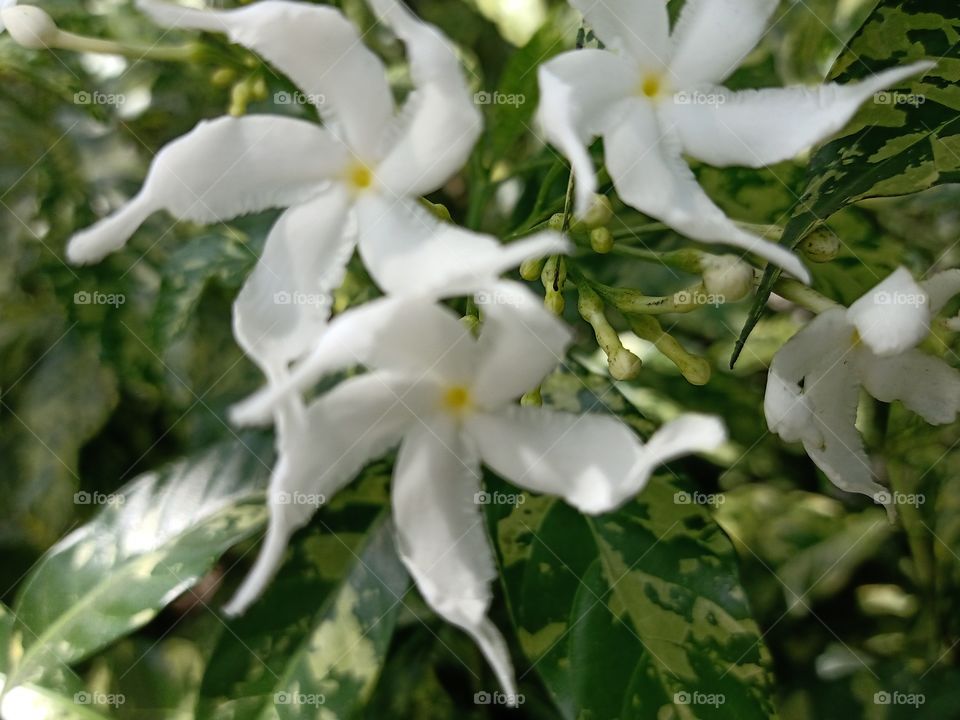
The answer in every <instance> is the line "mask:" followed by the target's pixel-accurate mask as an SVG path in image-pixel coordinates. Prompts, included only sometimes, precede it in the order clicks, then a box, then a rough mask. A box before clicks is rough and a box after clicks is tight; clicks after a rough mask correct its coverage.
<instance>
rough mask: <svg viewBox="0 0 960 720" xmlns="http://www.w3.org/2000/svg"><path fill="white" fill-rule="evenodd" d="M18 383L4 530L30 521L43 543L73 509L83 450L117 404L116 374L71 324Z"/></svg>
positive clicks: (29, 528)
mask: <svg viewBox="0 0 960 720" xmlns="http://www.w3.org/2000/svg"><path fill="white" fill-rule="evenodd" d="M52 340H53V339H52ZM12 389H13V390H14V391H15V395H12V396H11V397H14V398H15V399H14V400H11V399H10V398H9V397H5V398H4V403H5V404H6V405H8V406H10V405H13V412H14V413H15V415H14V417H15V420H13V422H11V423H10V424H9V425H8V426H7V427H9V428H10V436H9V440H10V441H11V447H10V448H9V450H7V448H5V447H3V446H5V445H6V444H7V441H6V439H5V440H4V441H0V448H2V451H3V452H4V454H7V453H9V457H11V458H12V459H13V461H14V462H15V464H16V465H15V466H16V471H15V472H9V473H6V472H5V473H3V478H2V480H0V489H2V490H3V491H4V509H3V511H2V515H0V517H3V525H4V526H5V528H4V532H3V533H2V534H4V535H6V534H7V532H9V529H11V528H13V527H22V528H23V529H24V532H25V533H26V535H27V537H29V538H30V539H31V540H32V541H33V543H35V544H36V545H38V546H40V549H43V548H46V547H49V546H50V545H51V544H52V543H53V542H54V541H55V540H56V539H57V537H58V536H59V535H60V534H61V533H62V532H63V531H64V530H65V529H66V528H67V527H68V525H69V522H70V518H71V517H72V516H73V513H74V511H75V508H74V506H73V503H72V499H73V494H74V492H75V491H76V490H77V489H78V485H79V480H78V476H77V459H78V454H79V452H80V448H81V447H82V446H83V445H84V443H86V442H87V441H88V440H90V439H91V438H92V437H93V436H94V435H96V433H97V431H99V430H100V428H101V426H102V425H103V424H104V422H106V420H107V418H108V417H109V415H110V413H111V412H112V410H113V408H114V407H115V406H116V404H117V389H116V378H115V377H114V375H113V373H112V372H110V371H109V370H107V369H106V368H104V367H103V365H102V364H101V363H100V359H99V348H98V346H97V345H96V344H95V343H94V342H92V341H90V340H89V338H85V337H84V336H82V335H81V334H80V331H79V330H78V329H77V328H73V327H71V328H67V329H66V331H65V333H64V334H63V335H61V337H60V338H59V339H58V340H57V341H56V342H52V344H51V346H50V348H49V350H48V351H47V353H46V354H45V355H44V356H43V357H42V358H41V359H39V360H38V362H37V364H36V366H35V367H33V368H31V369H30V370H28V371H27V374H26V376H25V377H24V378H23V380H22V385H21V386H20V387H16V386H14V388H12ZM21 478H22V479H23V480H26V482H22V481H21ZM8 523H9V524H8Z"/></svg>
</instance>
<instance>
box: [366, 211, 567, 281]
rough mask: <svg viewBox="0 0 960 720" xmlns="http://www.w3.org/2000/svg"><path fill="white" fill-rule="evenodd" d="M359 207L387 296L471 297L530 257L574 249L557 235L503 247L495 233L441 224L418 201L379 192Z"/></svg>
mask: <svg viewBox="0 0 960 720" xmlns="http://www.w3.org/2000/svg"><path fill="white" fill-rule="evenodd" d="M356 209H357V220H358V227H359V230H358V233H359V238H358V243H359V247H360V256H361V257H362V258H363V262H364V265H365V266H366V268H367V270H368V271H369V272H370V275H371V276H372V277H373V279H374V280H375V281H376V283H377V285H379V286H380V287H381V289H383V290H384V292H387V293H395V294H408V295H409V294H416V295H422V296H425V297H432V298H438V297H443V296H450V295H462V294H469V293H472V292H474V291H475V290H477V289H479V288H483V287H486V286H489V285H491V284H493V283H494V282H496V279H497V276H498V275H500V274H501V273H503V272H505V271H506V270H509V269H511V268H514V267H516V266H517V265H519V264H520V263H521V262H523V261H524V260H526V259H527V258H535V257H543V256H545V255H550V254H554V253H561V252H565V251H566V250H567V249H568V244H567V243H566V242H565V241H564V240H563V238H562V237H561V236H560V235H559V234H558V233H553V232H547V233H541V234H539V235H535V236H533V237H530V238H525V239H523V240H518V241H516V242H513V243H510V244H508V245H501V244H500V243H499V242H497V241H496V240H495V239H494V238H492V237H491V236H489V235H481V234H480V233H475V232H472V231H470V230H465V229H464V228H461V227H457V226H456V225H451V224H449V223H443V222H440V220H438V219H437V218H436V217H435V216H434V215H432V214H431V213H430V212H429V211H428V210H427V209H426V208H424V207H423V206H421V205H420V204H419V203H417V202H415V201H409V200H397V199H393V198H388V197H386V196H384V195H380V194H379V193H365V194H363V195H361V196H360V197H359V198H358V200H357V203H356Z"/></svg>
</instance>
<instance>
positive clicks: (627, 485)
mask: <svg viewBox="0 0 960 720" xmlns="http://www.w3.org/2000/svg"><path fill="white" fill-rule="evenodd" d="M478 302H482V303H483V308H484V323H483V327H482V331H481V333H480V335H479V338H474V336H473V335H472V334H471V332H470V331H469V329H467V328H466V327H465V326H464V324H463V323H461V322H460V320H459V319H458V318H457V316H456V315H454V314H453V313H452V312H450V311H449V310H448V309H446V308H444V307H442V306H439V305H435V304H432V303H429V302H426V301H424V300H423V299H417V298H402V297H388V298H383V299H380V300H377V301H373V302H371V303H367V304H365V305H362V306H360V307H359V308H357V309H356V310H350V311H347V312H346V313H344V314H342V315H340V316H338V317H337V318H335V319H334V320H333V321H332V322H331V324H330V327H329V329H328V331H327V332H326V333H325V334H324V336H323V338H322V339H321V344H322V345H323V346H324V347H323V348H322V349H321V348H318V349H316V350H315V351H314V353H313V355H311V358H312V359H313V360H314V362H312V363H311V364H310V367H309V370H307V371H305V370H304V369H303V368H300V369H295V370H294V371H293V373H294V375H295V376H296V385H298V386H305V385H308V384H310V382H311V380H312V379H314V378H316V377H317V376H318V375H321V374H323V373H324V372H329V371H333V370H336V369H338V368H343V367H346V366H350V365H356V364H362V365H363V366H364V367H366V368H367V369H368V372H366V373H364V374H361V375H359V376H356V377H353V378H351V379H348V380H346V381H344V382H342V383H341V384H339V385H338V386H336V387H335V388H334V389H333V390H331V391H330V392H328V393H326V394H324V395H321V396H320V397H319V398H318V399H317V400H315V401H313V402H312V404H311V405H310V406H309V408H308V410H307V412H308V416H309V417H308V419H307V423H306V426H307V427H309V429H310V430H309V432H308V433H306V434H305V441H304V442H305V445H304V447H303V449H302V453H301V454H302V456H306V457H309V460H310V462H309V463H304V464H303V467H302V471H301V472H298V473H296V474H290V475H287V476H286V481H287V482H288V483H289V484H287V485H286V486H284V487H276V488H273V492H282V493H287V494H290V493H303V494H306V495H310V494H314V495H315V494H318V493H320V494H323V495H325V496H326V497H327V498H329V497H330V496H332V495H333V494H334V493H336V492H337V491H338V490H339V489H340V488H341V487H343V485H344V484H346V483H347V482H349V481H350V480H351V479H352V478H353V477H354V476H355V475H356V474H357V472H358V471H359V470H360V469H361V468H362V467H363V466H364V465H365V464H367V463H368V462H369V461H370V460H372V459H374V458H376V457H378V456H379V455H382V454H383V453H384V452H385V451H386V450H387V449H388V448H390V447H392V446H394V445H396V444H398V443H399V445H400V451H399V455H398V457H397V461H396V466H395V469H394V474H393V490H392V495H393V502H392V505H393V517H394V521H395V525H396V532H397V542H398V548H399V552H400V556H401V558H402V559H403V562H404V563H405V564H406V566H407V568H408V569H409V571H410V573H411V575H412V576H413V578H414V579H415V581H416V583H417V586H418V587H419V588H420V591H421V593H422V594H423V596H424V598H425V600H426V601H427V602H428V603H429V604H430V606H431V607H433V609H434V610H435V611H436V612H437V613H438V614H439V615H441V616H442V617H444V618H445V619H446V620H448V621H449V622H451V623H454V624H456V625H458V626H459V627H461V628H463V629H464V630H465V631H466V632H468V633H469V634H470V635H471V636H472V637H473V638H474V639H475V641H476V642H477V643H478V645H479V646H480V648H481V649H482V650H483V652H484V654H485V656H486V657H487V659H488V660H489V662H490V663H491V665H492V666H493V668H494V670H495V671H496V673H497V676H498V679H499V681H500V682H501V684H502V685H503V687H504V691H505V692H506V693H507V694H508V695H510V696H512V695H514V694H515V688H514V682H513V672H512V669H511V663H510V658H509V655H508V652H507V649H506V646H505V643H504V642H503V638H502V637H501V635H500V633H499V631H498V630H497V629H496V627H495V626H494V625H493V624H492V623H491V622H490V620H489V619H488V618H487V609H488V607H489V604H490V598H491V591H490V581H491V580H492V579H493V577H494V576H495V568H494V564H493V559H492V553H491V550H490V547H489V544H488V541H487V538H486V535H485V533H484V528H483V520H482V516H481V508H480V507H479V505H478V500H481V501H482V495H478V493H480V491H481V475H480V464H481V463H483V464H485V465H487V466H488V467H490V468H492V469H493V470H494V471H496V472H497V473H499V474H500V475H502V476H504V477H505V478H508V479H510V480H512V481H513V482H514V483H516V484H517V485H519V486H520V487H523V488H526V489H528V490H531V491H533V492H537V493H550V494H554V495H559V496H562V497H563V498H564V499H565V500H566V501H567V502H569V503H570V504H571V505H573V506H574V507H577V508H579V509H580V510H582V511H583V512H587V513H600V512H604V511H608V510H612V509H614V508H616V507H617V506H618V505H620V504H622V503H624V502H625V501H627V500H628V499H629V498H631V497H632V496H633V495H635V494H636V493H637V492H638V491H640V490H641V489H642V488H643V486H644V484H645V483H646V481H647V479H648V477H649V475H650V473H651V471H652V470H653V468H655V467H656V466H657V465H659V464H660V463H663V462H665V461H667V460H669V459H670V458H673V457H676V456H678V455H681V454H685V453H688V452H694V451H700V450H710V449H713V448H716V447H717V445H719V444H720V443H721V442H723V439H724V431H723V426H722V425H721V423H720V422H719V421H718V420H716V419H714V418H709V417H704V416H700V415H686V416H682V417H680V418H678V419H676V420H674V421H672V422H670V423H668V424H667V425H665V426H664V427H663V428H661V429H660V430H659V431H658V432H656V433H655V434H654V435H653V437H652V438H651V439H650V441H649V442H648V443H647V444H646V445H643V444H642V443H641V442H640V441H639V440H638V439H637V437H636V435H635V434H634V432H633V431H632V430H631V429H630V428H628V427H627V426H626V425H625V424H624V423H623V422H622V421H620V420H619V419H617V418H616V417H614V416H608V415H599V414H586V415H575V414H571V413H566V412H559V411H555V410H548V409H544V408H528V407H520V406H517V405H516V404H515V401H516V399H517V398H518V397H519V396H520V395H521V394H522V393H524V392H526V391H527V390H529V389H530V388H531V387H532V386H534V385H535V384H536V383H537V382H539V381H540V380H541V379H542V378H543V376H544V375H546V374H547V373H548V372H549V371H550V370H551V369H552V368H553V367H554V366H556V364H557V363H558V362H559V361H560V359H561V358H562V357H563V353H564V351H565V349H566V346H567V343H568V342H569V332H568V330H567V329H566V328H565V327H564V326H563V324H562V323H560V321H559V320H557V319H556V318H555V317H554V316H552V315H551V314H550V313H548V312H546V311H545V310H544V309H543V307H542V305H541V304H540V303H539V302H538V301H537V299H536V298H535V297H534V296H533V295H532V293H530V292H529V291H528V290H526V289H525V288H523V287H522V286H519V285H515V284H513V283H506V282H504V283H501V284H499V285H497V286H496V287H494V288H491V289H490V290H489V291H487V292H486V293H485V294H484V295H481V296H478ZM292 389H293V387H288V388H286V389H284V390H282V391H281V392H279V393H278V390H277V388H272V389H270V390H269V393H271V396H269V397H267V398H263V397H261V398H259V399H258V400H257V401H255V402H253V403H248V404H246V405H245V406H244V407H242V408H239V409H238V412H237V413H235V418H237V417H238V418H239V419H241V420H246V421H250V420H255V419H263V418H265V417H268V416H269V407H270V404H271V402H276V401H277V400H279V399H282V395H283V392H284V391H286V392H288V391H290V390H292ZM264 400H266V401H264ZM271 505H272V510H273V512H272V514H271V523H270V526H269V530H268V533H267V539H266V541H265V544H264V548H263V549H262V551H261V555H260V557H259V558H258V560H257V564H256V566H255V568H254V570H253V571H252V573H251V575H250V576H249V577H248V579H247V581H246V582H245V583H244V586H243V587H242V588H241V590H240V591H239V593H238V595H237V597H236V598H235V600H234V602H233V603H232V607H231V610H233V611H238V610H242V609H243V607H245V605H247V604H248V603H249V602H251V601H252V600H253V599H254V598H255V597H256V596H257V595H258V594H259V593H260V592H261V591H262V589H263V587H264V585H265V584H266V583H267V582H268V581H269V579H270V577H271V575H272V573H273V572H274V570H275V568H276V566H277V565H278V563H279V560H280V558H281V556H282V553H283V550H284V548H285V546H286V543H287V540H288V538H289V537H290V535H291V533H292V532H293V531H294V530H295V529H296V528H297V527H299V526H301V525H303V524H304V523H305V522H306V521H307V520H308V519H309V517H310V515H311V514H312V512H313V508H312V507H297V506H294V505H291V504H275V503H274V502H273V498H271Z"/></svg>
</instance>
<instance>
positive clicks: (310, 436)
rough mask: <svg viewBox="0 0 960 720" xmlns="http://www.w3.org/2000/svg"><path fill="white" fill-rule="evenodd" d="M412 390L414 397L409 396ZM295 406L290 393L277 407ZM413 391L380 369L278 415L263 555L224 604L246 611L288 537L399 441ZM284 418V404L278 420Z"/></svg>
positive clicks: (230, 610)
mask: <svg viewBox="0 0 960 720" xmlns="http://www.w3.org/2000/svg"><path fill="white" fill-rule="evenodd" d="M411 395H414V397H411ZM291 402H293V407H296V402H295V400H294V399H291V398H287V401H286V404H285V405H281V406H280V407H281V408H283V407H290V403H291ZM415 402H416V398H415V391H414V392H413V393H412V392H411V386H410V385H409V383H406V382H405V381H401V380H397V379H396V378H395V377H393V376H390V375H387V374H384V373H370V374H367V375H361V376H359V377H356V378H352V379H350V380H346V381H344V382H343V383H341V384H340V385H338V386H337V387H335V388H334V389H333V390H331V391H330V392H329V393H327V394H325V395H323V396H321V397H320V398H319V399H318V400H316V401H314V402H313V404H312V405H311V406H310V407H309V408H308V409H307V410H306V413H305V416H304V417H301V418H294V419H293V420H292V421H290V422H280V423H279V425H278V430H277V440H278V450H279V456H278V460H277V465H276V467H275V468H274V472H273V475H272V476H271V478H270V489H269V492H268V497H267V501H268V507H269V509H270V523H269V526H268V528H267V536H266V540H265V542H264V545H263V547H262V548H261V551H260V555H259V556H258V558H257V561H256V563H255V564H254V567H253V569H252V570H251V571H250V574H249V575H248V576H247V577H246V579H245V580H244V582H243V584H242V585H241V587H240V588H239V589H238V590H237V592H236V594H235V595H234V597H233V599H232V600H231V602H230V604H229V605H228V606H227V609H226V611H227V612H228V613H230V614H234V615H235V614H240V613H243V612H244V611H245V610H246V609H247V607H249V605H250V604H251V603H252V602H254V601H255V600H256V599H257V598H258V597H259V596H260V595H261V594H262V593H263V590H264V589H265V588H266V586H267V584H269V582H270V580H271V579H272V578H273V576H274V574H275V573H276V571H277V569H278V568H279V567H280V564H281V562H282V561H283V555H284V552H285V550H286V546H287V542H288V541H289V539H290V536H291V535H293V533H294V532H296V531H297V530H298V529H299V528H301V527H302V526H303V525H305V524H306V523H307V522H308V521H309V520H310V518H311V516H312V515H313V513H314V512H316V510H317V508H318V507H319V506H320V505H322V504H323V503H324V502H326V501H328V500H330V499H331V498H332V497H333V496H334V495H335V494H336V493H337V492H339V491H340V489H341V488H343V486H344V485H346V484H347V483H349V482H350V481H351V480H352V479H353V478H354V477H355V476H356V474H357V473H358V472H360V470H361V469H362V468H363V467H364V465H366V464H367V463H368V462H370V461H371V460H374V459H376V458H377V457H379V456H381V455H383V454H384V453H385V452H386V451H387V450H389V449H390V448H391V447H392V446H394V445H396V444H397V443H398V442H400V438H401V437H402V434H403V432H404V431H405V430H406V429H407V428H408V427H410V426H411V423H412V422H415V418H414V416H413V414H412V413H411V411H410V407H411V403H414V404H415ZM283 419H284V412H283V411H282V410H281V412H280V413H279V416H278V420H283Z"/></svg>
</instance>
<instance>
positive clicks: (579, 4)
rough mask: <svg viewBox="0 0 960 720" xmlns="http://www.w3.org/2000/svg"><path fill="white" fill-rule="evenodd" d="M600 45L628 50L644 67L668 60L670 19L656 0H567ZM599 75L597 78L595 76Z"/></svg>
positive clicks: (655, 65)
mask: <svg viewBox="0 0 960 720" xmlns="http://www.w3.org/2000/svg"><path fill="white" fill-rule="evenodd" d="M570 4H571V5H573V7H575V8H576V9H577V10H579V11H580V12H581V13H582V14H583V17H584V19H585V20H586V21H587V24H588V25H590V27H591V28H592V29H593V32H594V33H595V34H596V35H597V37H599V38H600V39H601V40H603V43H604V45H606V46H608V47H611V48H615V49H617V50H620V51H621V52H625V53H629V54H630V55H631V56H633V58H635V59H636V60H637V61H638V62H640V63H641V64H642V65H643V66H644V67H646V68H650V69H659V68H663V67H666V65H667V63H668V62H669V61H670V19H669V17H668V16H667V4H666V3H665V2H661V1H660V0H570ZM598 79H599V78H598Z"/></svg>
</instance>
